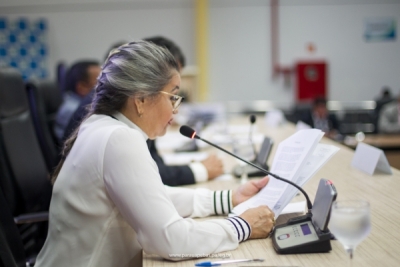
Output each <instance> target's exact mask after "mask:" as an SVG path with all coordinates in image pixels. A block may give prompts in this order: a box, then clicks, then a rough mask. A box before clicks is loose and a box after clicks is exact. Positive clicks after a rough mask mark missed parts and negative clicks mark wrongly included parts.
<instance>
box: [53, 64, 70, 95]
mask: <svg viewBox="0 0 400 267" xmlns="http://www.w3.org/2000/svg"><path fill="white" fill-rule="evenodd" d="M67 71H68V66H67V64H66V63H65V62H62V61H61V62H59V63H58V64H57V67H56V74H57V86H58V89H60V91H61V92H64V90H65V88H64V84H65V76H67Z"/></svg>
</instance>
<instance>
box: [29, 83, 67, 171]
mask: <svg viewBox="0 0 400 267" xmlns="http://www.w3.org/2000/svg"><path fill="white" fill-rule="evenodd" d="M26 91H27V94H28V100H29V106H30V111H31V114H32V120H33V125H34V127H35V131H36V135H37V137H38V141H39V145H40V148H41V151H42V153H43V156H44V159H45V161H46V166H47V170H48V171H49V172H52V171H53V169H54V167H55V166H56V165H57V163H58V161H59V158H60V157H59V155H60V153H59V152H60V144H59V143H58V141H57V138H56V136H55V134H54V132H53V126H54V123H55V118H56V115H57V111H58V108H59V107H60V105H61V103H62V100H63V99H62V92H61V90H60V89H59V88H58V86H57V83H56V82H53V81H48V80H40V81H39V80H32V81H29V82H28V83H27V85H26Z"/></svg>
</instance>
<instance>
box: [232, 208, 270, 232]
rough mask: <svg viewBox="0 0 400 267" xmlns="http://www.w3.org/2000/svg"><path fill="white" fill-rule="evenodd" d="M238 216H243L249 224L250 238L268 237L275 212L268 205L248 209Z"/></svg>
mask: <svg viewBox="0 0 400 267" xmlns="http://www.w3.org/2000/svg"><path fill="white" fill-rule="evenodd" d="M239 217H241V218H243V219H244V220H245V221H246V222H247V223H248V224H249V225H250V227H251V235H250V237H249V238H250V239H254V238H266V237H268V235H269V234H270V232H271V231H272V229H273V228H274V226H275V219H274V217H275V214H274V213H273V212H272V211H271V210H270V208H268V206H259V207H257V208H251V209H248V210H246V211H245V212H243V213H242V214H241V215H240V216H239Z"/></svg>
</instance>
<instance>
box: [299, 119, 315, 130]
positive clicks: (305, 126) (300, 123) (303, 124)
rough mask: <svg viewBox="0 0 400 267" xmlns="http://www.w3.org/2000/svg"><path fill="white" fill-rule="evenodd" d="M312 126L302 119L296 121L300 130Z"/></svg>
mask: <svg viewBox="0 0 400 267" xmlns="http://www.w3.org/2000/svg"><path fill="white" fill-rule="evenodd" d="M311 128H312V127H311V126H310V125H308V124H307V123H305V122H302V121H298V122H297V123H296V131H300V130H305V129H311Z"/></svg>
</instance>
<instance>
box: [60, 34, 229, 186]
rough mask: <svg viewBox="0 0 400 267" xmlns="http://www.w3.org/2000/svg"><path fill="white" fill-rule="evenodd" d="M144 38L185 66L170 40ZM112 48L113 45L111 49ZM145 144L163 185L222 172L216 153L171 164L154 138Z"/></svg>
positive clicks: (78, 116) (72, 124) (82, 109)
mask: <svg viewBox="0 0 400 267" xmlns="http://www.w3.org/2000/svg"><path fill="white" fill-rule="evenodd" d="M144 40H145V41H148V42H152V43H154V44H156V45H158V46H162V47H165V48H167V49H168V50H169V51H170V53H171V54H172V55H173V56H174V57H175V59H176V61H177V63H178V65H179V68H180V70H182V68H183V67H184V66H185V64H186V61H185V57H184V55H183V53H182V51H181V49H180V48H179V47H178V46H177V45H176V44H175V43H174V42H172V41H171V40H169V39H167V38H165V37H162V36H154V37H150V38H145V39H144ZM120 45H121V43H120V42H119V43H117V44H116V46H117V47H118V46H120ZM113 48H114V46H113V47H112V49H113ZM112 49H111V50H112ZM107 56H108V55H107ZM93 95H94V93H93V92H91V93H90V94H89V95H87V96H86V97H85V98H84V99H83V100H82V101H81V103H80V106H79V107H78V109H77V110H76V112H75V113H74V115H73V116H72V118H71V120H70V121H69V124H68V126H67V128H66V130H65V135H64V137H63V140H67V138H68V137H69V136H70V135H71V134H72V133H73V131H74V130H75V129H76V128H77V127H78V125H79V124H80V122H81V120H82V119H83V118H84V117H85V115H86V114H87V110H88V105H90V103H91V102H92V98H93ZM147 145H148V147H149V150H150V154H151V156H152V158H153V160H154V161H155V162H156V163H157V166H158V169H159V172H160V176H161V179H162V181H163V183H164V184H165V185H169V186H178V185H187V184H194V183H198V182H204V181H208V180H212V179H214V178H216V177H218V176H220V175H222V174H223V171H224V169H223V164H222V161H221V159H219V158H218V157H217V156H216V155H210V156H209V157H208V158H206V159H205V160H203V161H201V162H192V163H190V164H188V165H175V166H172V165H167V164H165V162H164V160H163V159H162V157H161V156H160V154H159V153H158V150H157V147H156V140H147Z"/></svg>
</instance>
